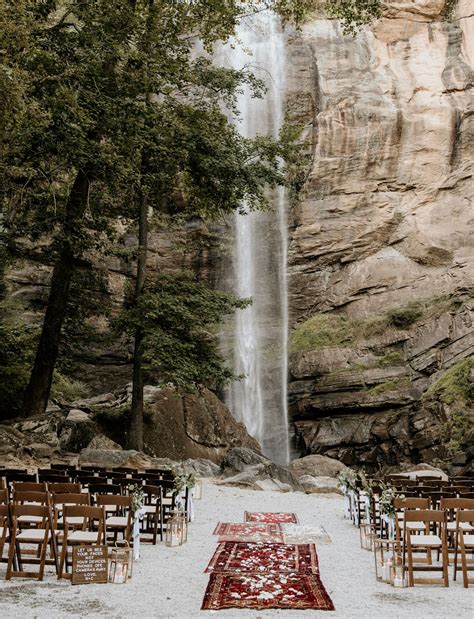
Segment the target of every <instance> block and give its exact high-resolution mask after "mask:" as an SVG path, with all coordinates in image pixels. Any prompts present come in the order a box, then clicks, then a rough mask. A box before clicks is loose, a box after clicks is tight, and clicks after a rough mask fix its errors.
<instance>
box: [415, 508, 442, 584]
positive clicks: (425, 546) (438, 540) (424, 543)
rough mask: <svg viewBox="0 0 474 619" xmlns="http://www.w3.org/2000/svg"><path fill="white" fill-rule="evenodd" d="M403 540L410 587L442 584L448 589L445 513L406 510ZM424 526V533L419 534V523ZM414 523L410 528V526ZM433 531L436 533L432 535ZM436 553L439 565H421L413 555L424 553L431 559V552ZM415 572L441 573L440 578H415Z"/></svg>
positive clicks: (430, 563) (429, 563)
mask: <svg viewBox="0 0 474 619" xmlns="http://www.w3.org/2000/svg"><path fill="white" fill-rule="evenodd" d="M404 518H405V528H406V533H405V538H406V546H407V559H408V564H407V567H408V583H409V586H410V587H413V586H414V585H415V584H442V585H444V586H445V587H449V577H448V547H447V539H446V512H444V511H436V510H407V511H405V515H404ZM420 522H422V523H423V525H424V531H423V532H422V533H419V523H420ZM412 523H415V525H416V526H415V527H413V528H412V526H411V524H412ZM433 531H437V533H434V532H433ZM433 550H436V551H438V555H440V556H441V565H440V566H438V565H434V564H433V563H432V562H431V561H430V562H428V564H427V563H424V562H423V563H421V562H420V561H417V562H416V563H415V559H416V557H414V554H415V553H417V552H420V551H422V552H426V553H428V554H429V556H430V557H431V551H433ZM415 571H429V572H434V571H442V573H443V576H442V578H433V577H427V578H421V577H419V578H415V576H414V572H415Z"/></svg>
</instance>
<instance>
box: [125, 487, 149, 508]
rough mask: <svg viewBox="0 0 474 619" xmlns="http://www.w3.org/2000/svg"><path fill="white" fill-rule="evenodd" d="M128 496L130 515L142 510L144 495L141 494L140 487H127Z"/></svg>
mask: <svg viewBox="0 0 474 619" xmlns="http://www.w3.org/2000/svg"><path fill="white" fill-rule="evenodd" d="M128 494H129V496H130V498H131V500H132V501H131V502H132V513H133V514H135V513H136V512H139V511H140V510H141V509H142V508H143V504H144V502H145V493H144V492H143V489H142V487H141V486H139V485H138V484H130V485H129V486H128Z"/></svg>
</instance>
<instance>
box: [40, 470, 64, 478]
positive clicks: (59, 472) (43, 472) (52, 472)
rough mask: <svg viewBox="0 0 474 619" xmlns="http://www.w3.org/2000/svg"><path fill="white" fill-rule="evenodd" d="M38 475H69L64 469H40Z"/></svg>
mask: <svg viewBox="0 0 474 619" xmlns="http://www.w3.org/2000/svg"><path fill="white" fill-rule="evenodd" d="M38 475H54V476H55V477H65V476H66V477H67V471H66V470H64V469H38Z"/></svg>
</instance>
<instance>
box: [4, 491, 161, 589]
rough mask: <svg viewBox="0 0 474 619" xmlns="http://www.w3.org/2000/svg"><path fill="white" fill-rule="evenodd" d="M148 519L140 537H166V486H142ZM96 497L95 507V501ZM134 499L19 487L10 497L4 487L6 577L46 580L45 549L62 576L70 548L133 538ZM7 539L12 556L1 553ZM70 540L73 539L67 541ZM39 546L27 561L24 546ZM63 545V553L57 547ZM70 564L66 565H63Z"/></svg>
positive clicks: (145, 514) (143, 538)
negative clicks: (33, 568) (32, 567)
mask: <svg viewBox="0 0 474 619" xmlns="http://www.w3.org/2000/svg"><path fill="white" fill-rule="evenodd" d="M143 489H144V493H145V505H144V518H143V521H142V523H141V532H140V539H141V540H142V541H151V542H152V543H153V544H156V542H157V536H158V535H160V539H161V540H162V539H163V530H164V528H165V527H166V521H167V514H168V513H169V512H168V510H166V509H165V508H164V504H163V494H162V489H161V488H160V487H159V486H144V488H143ZM93 501H94V503H95V504H94V505H92V504H91V503H92V502H93ZM131 507H132V506H131V497H130V496H122V495H108V494H105V495H97V496H96V497H95V498H94V499H93V497H92V496H91V494H90V493H85V492H79V493H74V492H65V493H55V492H48V491H45V492H44V491H42V492H41V491H26V490H21V489H20V490H18V489H15V488H14V490H13V492H12V493H11V496H10V497H8V491H7V490H6V489H3V490H0V561H3V562H5V561H6V562H7V573H6V577H7V579H9V578H11V577H13V576H25V577H37V578H39V579H42V578H43V572H44V567H45V565H46V564H47V562H48V561H47V556H46V553H47V547H48V546H49V547H50V554H51V559H50V560H49V562H50V563H53V564H54V565H55V567H56V572H57V574H58V577H59V578H61V577H63V574H64V570H65V569H66V571H67V556H68V555H67V552H68V548H70V547H71V546H73V545H75V544H79V543H86V544H87V543H95V544H96V543H112V542H117V540H118V536H119V535H121V537H122V539H123V540H125V541H127V542H130V541H131V525H132V522H131V513H132V512H131ZM7 542H8V556H7V558H6V559H5V558H4V557H3V551H4V546H5V544H6V543H7ZM69 542H71V543H69ZM22 544H26V545H28V546H31V545H35V546H36V547H37V550H36V551H35V552H34V553H33V556H31V550H30V551H29V552H27V553H26V554H27V556H26V559H25V555H24V553H22V550H21V546H22ZM59 546H60V547H61V548H62V550H61V553H59V552H58V547H59ZM24 563H38V564H39V566H40V567H39V571H37V572H27V571H26V570H24V569H23V567H22V566H23V564H24ZM65 566H66V567H65Z"/></svg>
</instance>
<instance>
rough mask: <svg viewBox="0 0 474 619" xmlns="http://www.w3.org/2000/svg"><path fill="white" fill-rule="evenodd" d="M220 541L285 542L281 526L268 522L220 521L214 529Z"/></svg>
mask: <svg viewBox="0 0 474 619" xmlns="http://www.w3.org/2000/svg"><path fill="white" fill-rule="evenodd" d="M214 535H218V536H219V541H220V542H267V543H274V544H282V543H283V534H282V532H281V526H280V525H279V524H278V523H275V524H269V523H266V522H219V524H218V525H217V527H216V528H215V530H214Z"/></svg>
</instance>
